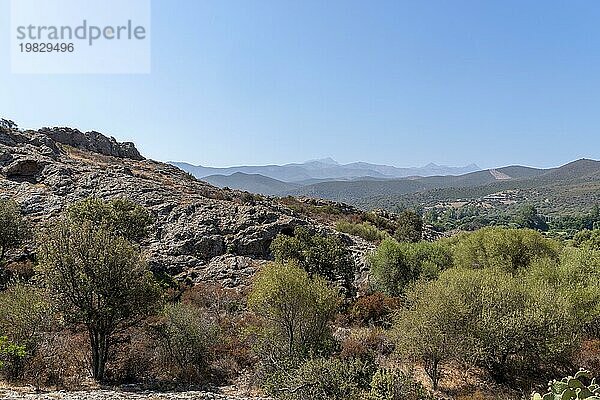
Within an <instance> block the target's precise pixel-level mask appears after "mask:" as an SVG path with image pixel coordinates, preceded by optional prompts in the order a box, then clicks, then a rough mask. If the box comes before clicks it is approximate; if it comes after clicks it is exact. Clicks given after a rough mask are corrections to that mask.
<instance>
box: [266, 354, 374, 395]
mask: <svg viewBox="0 0 600 400" xmlns="http://www.w3.org/2000/svg"><path fill="white" fill-rule="evenodd" d="M374 371H375V366H374V364H373V363H372V362H370V361H365V360H359V359H351V360H340V359H338V358H313V359H309V360H307V361H306V362H304V363H302V364H301V365H300V366H299V367H296V368H293V369H289V370H285V369H280V370H278V371H277V372H275V373H273V374H271V375H269V376H268V377H267V378H266V379H265V383H264V388H265V390H266V391H267V392H268V393H269V394H270V395H271V396H273V397H275V398H276V399H284V400H314V399H319V400H361V399H364V398H365V394H366V391H367V390H368V388H369V383H370V382H371V377H372V375H373V373H374Z"/></svg>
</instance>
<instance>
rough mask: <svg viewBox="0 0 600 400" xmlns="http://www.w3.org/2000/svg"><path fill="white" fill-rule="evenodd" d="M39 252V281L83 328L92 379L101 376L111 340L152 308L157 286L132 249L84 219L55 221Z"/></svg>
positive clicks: (106, 230) (156, 294) (125, 242)
mask: <svg viewBox="0 0 600 400" xmlns="http://www.w3.org/2000/svg"><path fill="white" fill-rule="evenodd" d="M38 251H39V257H40V272H41V277H42V281H43V282H44V284H45V285H46V287H47V288H49V289H50V292H51V293H52V295H53V296H54V297H55V298H56V300H57V305H59V306H60V308H61V311H62V313H63V315H64V317H65V319H66V320H67V321H69V322H73V323H76V324H84V325H85V326H86V328H87V329H88V332H89V339H90V345H91V351H92V354H91V358H92V366H93V377H94V378H95V379H98V380H102V379H103V378H104V374H105V367H106V363H107V361H108V358H109V356H110V354H111V352H110V350H111V347H112V345H113V344H114V339H115V338H116V336H117V335H118V334H119V333H120V332H123V330H125V329H127V328H128V327H130V326H132V325H136V324H137V323H138V322H139V321H140V320H141V319H142V318H144V317H145V316H146V315H148V314H149V313H151V312H152V311H153V310H154V308H155V306H156V303H157V300H159V298H160V294H159V290H158V287H157V285H156V284H155V282H154V280H153V278H152V275H151V274H150V272H149V271H148V270H147V267H146V264H145V263H144V261H143V259H142V256H141V255H140V253H139V252H138V251H137V250H136V248H134V247H133V246H132V245H131V244H130V243H129V242H128V241H127V240H126V239H124V238H123V237H120V236H116V235H115V234H114V233H113V231H112V230H109V229H105V228H102V227H97V226H95V225H93V224H91V223H89V222H84V223H83V224H80V223H76V222H73V221H70V220H64V219H63V220H59V221H56V222H54V223H53V225H52V227H50V228H48V229H46V230H45V231H44V232H43V233H42V234H41V235H40V238H39V241H38Z"/></svg>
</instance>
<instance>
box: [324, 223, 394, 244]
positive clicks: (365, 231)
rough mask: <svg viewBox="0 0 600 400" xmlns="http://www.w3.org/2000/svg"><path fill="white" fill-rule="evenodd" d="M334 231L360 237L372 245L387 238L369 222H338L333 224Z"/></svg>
mask: <svg viewBox="0 0 600 400" xmlns="http://www.w3.org/2000/svg"><path fill="white" fill-rule="evenodd" d="M335 229H337V230H338V231H340V232H344V233H347V234H349V235H353V236H358V237H361V238H363V239H365V240H367V241H369V242H373V243H377V242H380V241H382V240H383V239H385V238H386V237H387V236H388V235H387V234H386V233H385V232H382V231H380V230H379V229H377V228H376V227H375V226H373V225H371V223H369V222H362V223H354V222H349V221H344V220H340V221H338V222H337V223H336V224H335Z"/></svg>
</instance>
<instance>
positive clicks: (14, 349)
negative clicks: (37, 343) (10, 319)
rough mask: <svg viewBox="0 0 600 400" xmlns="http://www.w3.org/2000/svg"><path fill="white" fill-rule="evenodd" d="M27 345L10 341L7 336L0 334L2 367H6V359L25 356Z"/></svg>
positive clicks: (0, 360) (0, 365) (0, 366)
mask: <svg viewBox="0 0 600 400" xmlns="http://www.w3.org/2000/svg"><path fill="white" fill-rule="evenodd" d="M25 354H26V352H25V347H23V346H20V345H18V344H14V343H11V342H9V340H8V338H7V337H6V336H0V368H4V362H5V361H6V359H9V360H11V361H12V360H14V359H15V358H21V357H25Z"/></svg>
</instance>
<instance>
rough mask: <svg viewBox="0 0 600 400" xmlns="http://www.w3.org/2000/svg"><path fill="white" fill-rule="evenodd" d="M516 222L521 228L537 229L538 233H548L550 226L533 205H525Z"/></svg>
mask: <svg viewBox="0 0 600 400" xmlns="http://www.w3.org/2000/svg"><path fill="white" fill-rule="evenodd" d="M515 222H516V223H517V224H518V225H519V226H520V227H521V228H529V229H535V230H538V231H547V230H548V224H547V223H546V221H545V220H544V217H543V216H541V215H540V214H539V213H538V210H537V208H535V207H534V206H533V205H531V204H525V205H524V206H523V207H521V209H520V210H519V213H518V215H517V216H516V218H515Z"/></svg>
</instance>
